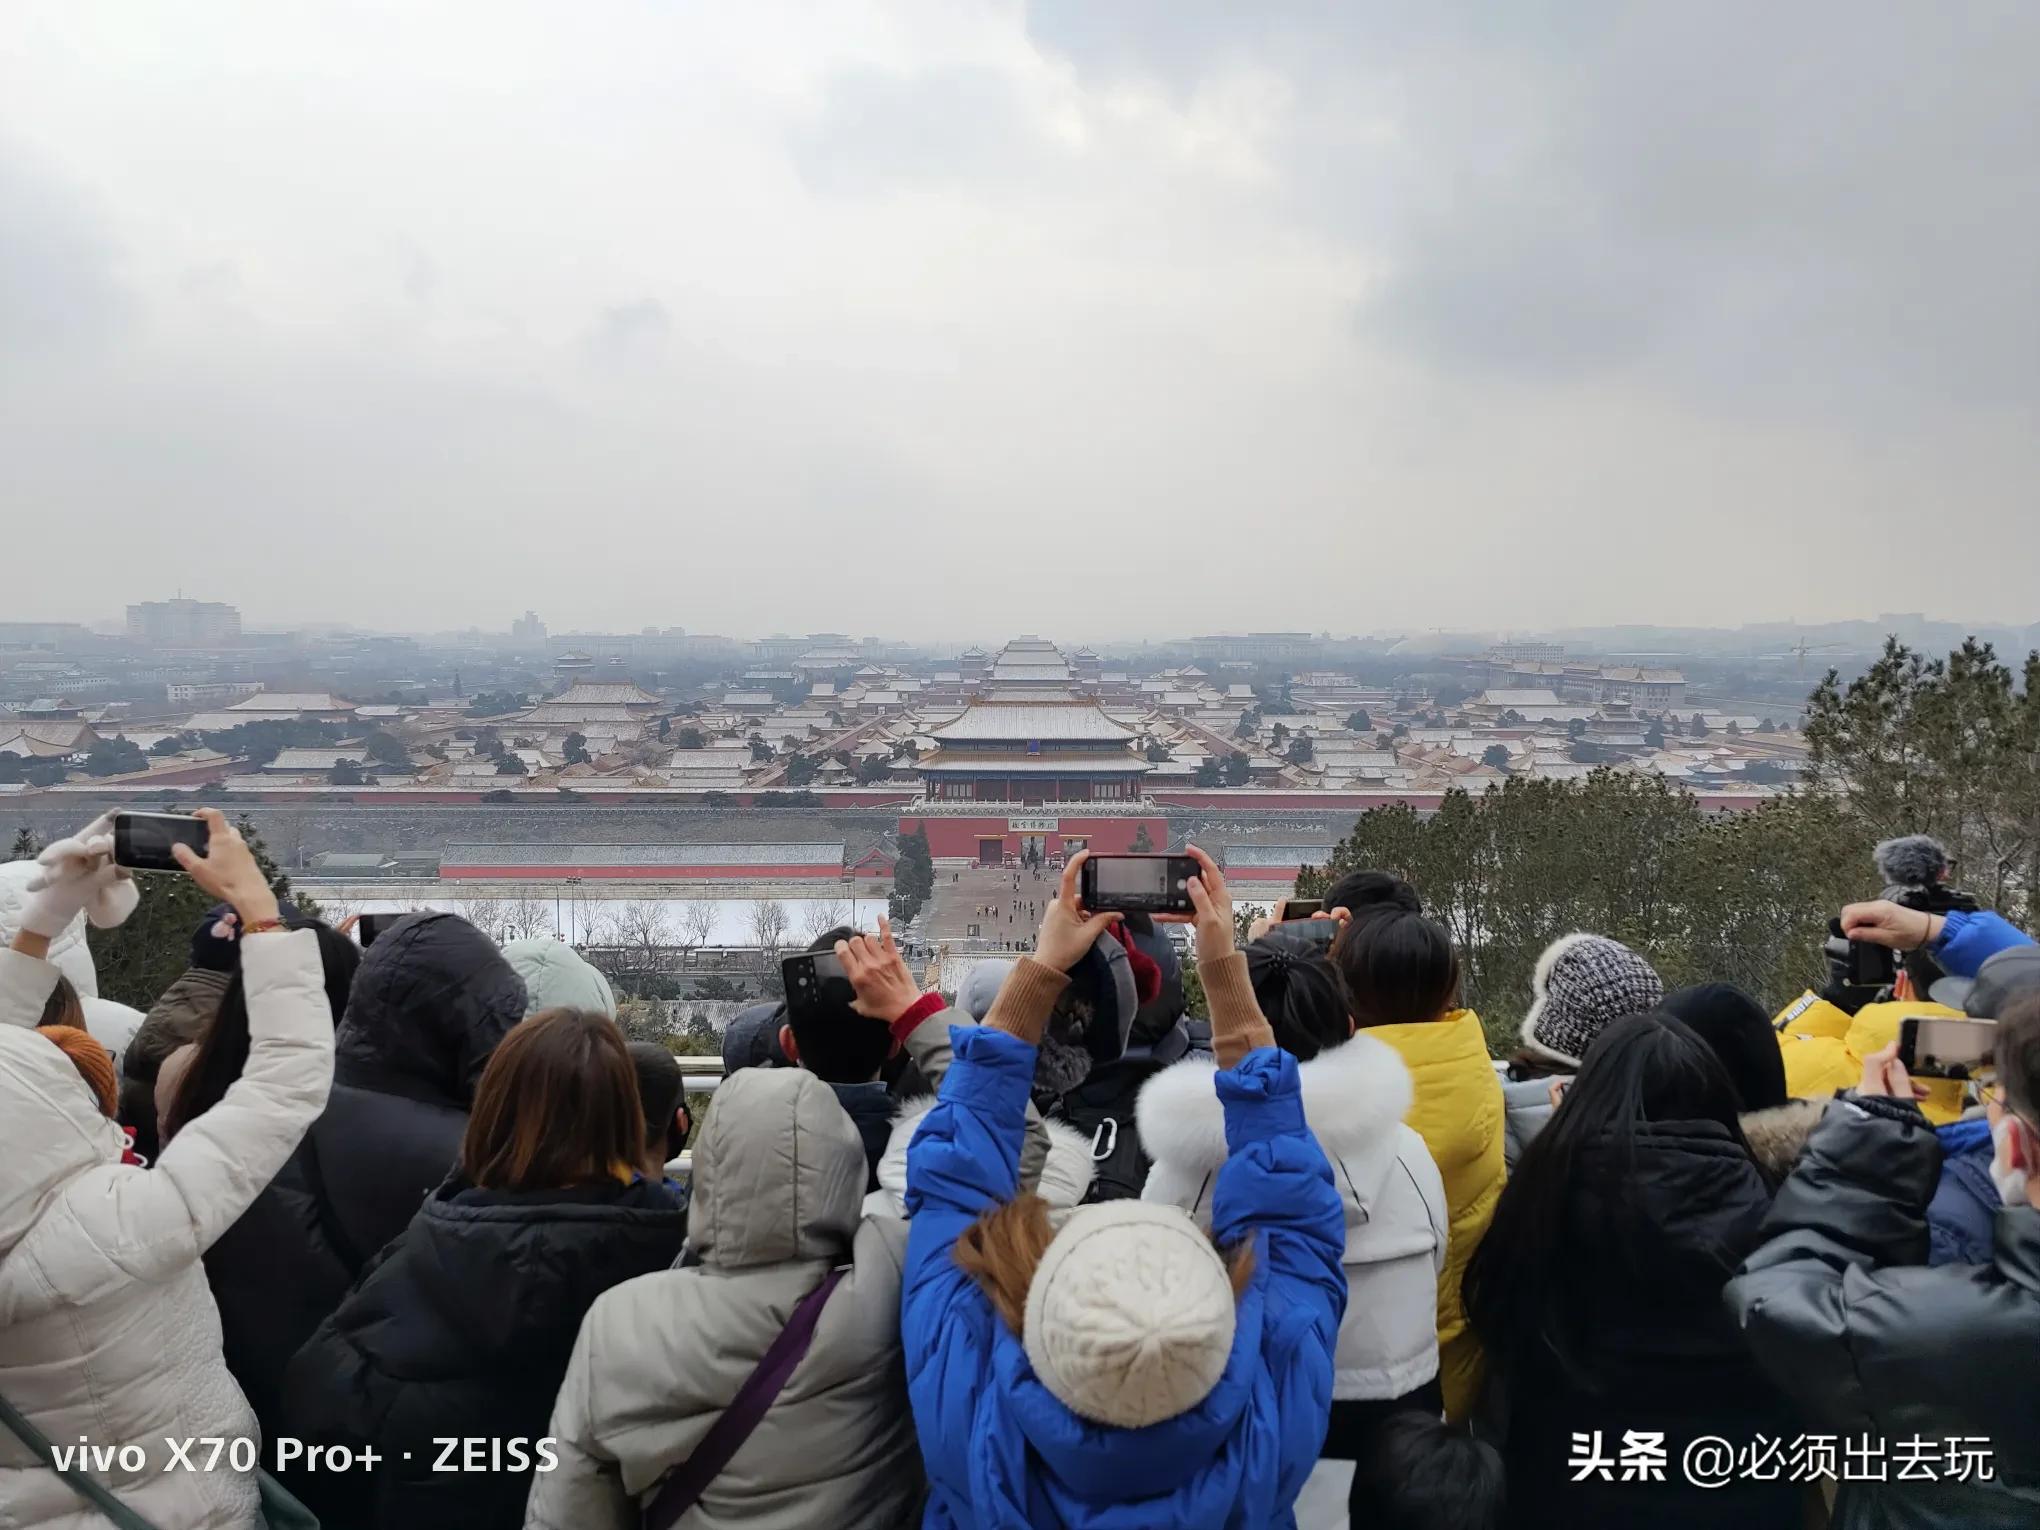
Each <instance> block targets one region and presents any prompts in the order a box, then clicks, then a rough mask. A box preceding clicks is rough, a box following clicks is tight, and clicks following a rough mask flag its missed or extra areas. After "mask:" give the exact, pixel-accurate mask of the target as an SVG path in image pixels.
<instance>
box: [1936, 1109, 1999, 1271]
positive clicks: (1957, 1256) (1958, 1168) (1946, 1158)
mask: <svg viewBox="0 0 2040 1530" xmlns="http://www.w3.org/2000/svg"><path fill="white" fill-rule="evenodd" d="M1934 1135H1935V1136H1936V1137H1939V1138H1940V1139H1941V1179H1940V1182H1939V1183H1938V1184H1937V1185H1936V1186H1935V1187H1934V1198H1933V1199H1932V1200H1931V1201H1929V1202H1927V1263H1928V1264H1989V1263H1990V1259H1991V1249H1992V1247H1993V1245H1994V1243H1995V1241H1996V1235H1995V1232H1994V1229H1995V1227H1996V1225H1997V1214H1998V1208H1999V1207H2000V1206H2002V1205H2004V1199H2003V1197H2001V1196H2000V1195H1999V1194H1998V1189H1997V1185H1996V1183H1995V1182H1994V1181H1993V1180H1992V1179H1991V1177H1990V1160H1991V1155H1992V1154H1993V1153H1994V1152H1996V1148H1995V1147H1994V1146H1993V1144H1992V1143H1991V1140H1990V1123H1989V1122H1988V1121H1982V1120H1970V1121H1951V1122H1949V1123H1948V1124H1947V1125H1946V1126H1943V1127H1940V1128H1938V1129H1937V1130H1936V1131H1935V1132H1934Z"/></svg>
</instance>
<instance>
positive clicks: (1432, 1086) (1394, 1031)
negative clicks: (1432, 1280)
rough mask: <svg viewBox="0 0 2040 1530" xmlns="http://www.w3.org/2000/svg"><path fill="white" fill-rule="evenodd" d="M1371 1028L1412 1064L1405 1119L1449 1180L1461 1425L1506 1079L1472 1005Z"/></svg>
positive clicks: (1444, 1288)
mask: <svg viewBox="0 0 2040 1530" xmlns="http://www.w3.org/2000/svg"><path fill="white" fill-rule="evenodd" d="M1367 1034H1368V1035H1370V1036H1372V1037H1374V1038H1375V1039H1376V1040H1377V1041H1382V1042H1386V1043H1387V1044H1388V1045H1389V1046H1391V1047H1394V1048H1395V1050H1396V1051H1397V1052H1398V1053H1399V1054H1400V1055H1401V1057H1402V1060H1403V1064H1404V1066H1406V1067H1407V1068H1408V1069H1409V1070H1410V1082H1411V1084H1412V1085H1413V1086H1414V1089H1413V1094H1414V1099H1413V1101H1412V1103H1411V1105H1410V1111H1409V1114H1408V1115H1407V1116H1405V1117H1404V1120H1405V1121H1407V1122H1408V1124H1409V1125H1410V1127H1411V1129H1412V1130H1414V1131H1415V1132H1416V1133H1417V1135H1418V1136H1420V1137H1422V1138H1423V1139H1424V1146H1425V1147H1427V1148H1429V1149H1430V1150H1431V1157H1432V1159H1433V1160H1434V1161H1435V1162H1436V1163H1437V1165H1438V1174H1439V1177H1440V1178H1441V1179H1443V1180H1444V1181H1445V1204H1446V1209H1447V1212H1448V1214H1449V1216H1450V1223H1449V1226H1448V1228H1447V1237H1446V1244H1445V1268H1444V1270H1443V1271H1442V1272H1441V1273H1440V1274H1439V1276H1438V1380H1439V1385H1440V1386H1441V1387H1442V1388H1443V1390H1444V1393H1445V1411H1446V1414H1447V1415H1448V1416H1449V1417H1450V1418H1451V1419H1452V1420H1453V1421H1454V1422H1455V1423H1456V1422H1458V1421H1459V1420H1461V1419H1463V1418H1465V1417H1466V1415H1467V1414H1468V1413H1469V1412H1471V1411H1472V1408H1473V1404H1474V1400H1475V1398H1476V1396H1477V1394H1478V1393H1479V1391H1480V1373H1481V1355H1480V1344H1479V1341H1478V1340H1476V1339H1475V1337H1474V1335H1473V1330H1472V1329H1471V1328H1469V1327H1468V1326H1467V1322H1466V1310H1465V1308H1464V1307H1463V1306H1461V1304H1460V1300H1459V1281H1460V1277H1461V1276H1463V1275H1464V1274H1465V1273H1466V1261H1467V1260H1469V1259H1471V1258H1472V1257H1473V1251H1474V1249H1475V1248H1477V1247H1478V1246H1479V1245H1480V1240H1481V1238H1482V1237H1483V1236H1484V1235H1485V1234H1486V1233H1487V1229H1488V1223H1489V1222H1491V1221H1493V1220H1494V1215H1495V1202H1496V1201H1497V1200H1498V1199H1500V1197H1501V1193H1502V1177H1503V1173H1504V1170H1503V1167H1502V1121H1503V1114H1504V1112H1503V1109H1502V1084H1501V1080H1500V1079H1499V1078H1497V1077H1496V1076H1495V1070H1494V1064H1493V1063H1491V1062H1490V1061H1489V1060H1488V1049H1487V1033H1486V1032H1485V1031H1483V1030H1482V1029H1481V1024H1480V1016H1478V1015H1476V1014H1475V1013H1474V1012H1473V1011H1472V1010H1470V1009H1455V1010H1453V1011H1452V1013H1450V1014H1449V1015H1446V1016H1445V1017H1444V1018H1443V1019H1442V1020H1433V1021H1431V1022H1429V1023H1428V1024H1423V1025H1376V1026H1370V1027H1369V1028H1368V1031H1367Z"/></svg>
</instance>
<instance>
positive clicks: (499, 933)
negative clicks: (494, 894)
mask: <svg viewBox="0 0 2040 1530" xmlns="http://www.w3.org/2000/svg"><path fill="white" fill-rule="evenodd" d="M453 911H454V912H455V913H456V914H458V915H460V917H461V918H463V919H465V920H466V921H467V922H468V923H469V924H471V925H473V926H474V927H475V928H476V929H478V930H480V931H481V932H482V933H483V934H484V935H486V936H488V937H489V939H491V940H501V939H503V900H502V899H501V898H461V899H459V900H457V901H456V902H455V903H454V905H453Z"/></svg>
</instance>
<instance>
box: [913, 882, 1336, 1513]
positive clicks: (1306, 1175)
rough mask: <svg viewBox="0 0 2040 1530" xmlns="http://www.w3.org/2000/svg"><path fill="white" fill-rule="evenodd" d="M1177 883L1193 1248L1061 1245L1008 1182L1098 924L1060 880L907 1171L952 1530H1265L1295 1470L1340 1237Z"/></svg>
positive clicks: (1039, 1206)
mask: <svg viewBox="0 0 2040 1530" xmlns="http://www.w3.org/2000/svg"><path fill="white" fill-rule="evenodd" d="M1191 854H1192V855H1193V856H1195V857H1196V859H1197V860H1198V862H1199V863H1200V866H1201V868H1202V869H1201V871H1200V873H1199V875H1198V876H1197V877H1195V878H1193V879H1192V880H1191V882H1190V884H1189V890H1190V896H1191V899H1192V901H1193V903H1194V905H1195V907H1196V918H1195V923H1196V928H1197V944H1198V955H1199V971H1200V972H1201V973H1202V974H1203V977H1204V984H1205V991H1206V994H1207V995H1208V996H1209V998H1210V1001H1211V1019H1212V1046H1213V1049H1214V1051H1215V1052H1216V1053H1217V1057H1218V1061H1219V1064H1220V1068H1221V1071H1220V1072H1218V1073H1217V1074H1216V1076H1215V1078H1214V1080H1213V1087H1214V1088H1215V1090H1216V1093H1217V1096H1218V1099H1219V1100H1220V1101H1221V1103H1222V1106H1223V1110H1224V1114H1225V1136H1226V1140H1227V1143H1228V1145H1229V1148H1230V1154H1229V1156H1228V1157H1227V1158H1226V1160H1225V1162H1224V1164H1223V1166H1222V1167H1221V1168H1220V1169H1219V1170H1218V1173H1217V1184H1216V1188H1215V1189H1214V1191H1213V1195H1212V1215H1211V1225H1210V1230H1209V1231H1208V1232H1207V1231H1206V1230H1205V1229H1204V1228H1202V1227H1200V1226H1199V1225H1198V1224H1197V1222H1196V1221H1194V1220H1193V1219H1192V1218H1191V1217H1189V1216H1188V1215H1186V1214H1185V1213H1184V1212H1183V1211H1182V1210H1181V1209H1179V1208H1178V1207H1175V1206H1165V1205H1156V1204H1152V1203H1149V1202H1145V1201H1128V1200H1119V1201H1111V1202H1107V1203H1105V1204H1102V1205H1091V1206H1081V1207H1078V1208H1077V1209H1076V1210H1075V1211H1073V1212H1072V1213H1071V1214H1070V1216H1069V1218H1068V1220H1067V1221H1066V1222H1064V1223H1063V1224H1062V1226H1061V1227H1060V1229H1058V1228H1056V1227H1055V1226H1053V1225H1052V1224H1051V1222H1050V1220H1049V1217H1048V1212H1047V1208H1046V1206H1045V1205H1044V1204H1043V1202H1042V1200H1041V1198H1040V1197H1039V1196H1036V1195H1029V1194H1023V1193H1020V1192H1019V1185H1018V1164H1019V1156H1020V1144H1021V1136H1022V1131H1023V1126H1024V1121H1025V1113H1026V1106H1027V1098H1028V1091H1029V1086H1030V1084H1031V1082H1032V1080H1033V1078H1034V1071H1035V1046H1036V1043H1037V1042H1038V1041H1039V1039H1040V1037H1041V1035H1042V1033H1043V1031H1044V1029H1045V1027H1046V1025H1047V1022H1048V1017H1049V1013H1050V1011H1051V1010H1052V1009H1053V1008H1054V1005H1055V1001H1056V998H1057V996H1058V994H1060V993H1061V991H1062V989H1063V987H1064V985H1065V983H1066V982H1067V981H1068V980H1067V978H1066V977H1065V976H1064V974H1065V973H1066V972H1067V971H1068V970H1069V969H1070V968H1071V967H1072V966H1074V965H1075V964H1076V962H1077V960H1078V959H1079V958H1080V957H1081V956H1082V955H1083V953H1084V951H1085V950H1086V949H1088V947H1089V946H1090V945H1091V944H1092V942H1094V941H1096V940H1097V939H1098V938H1099V937H1100V936H1101V935H1103V934H1104V933H1105V931H1106V929H1107V927H1108V926H1109V925H1110V924H1111V923H1112V921H1113V920H1114V919H1115V918H1116V917H1117V916H1116V915H1113V914H1110V913H1104V914H1097V913H1089V914H1087V913H1086V911H1085V910H1084V909H1083V908H1082V907H1080V905H1079V903H1078V898H1077V887H1078V877H1079V874H1080V870H1081V867H1082V865H1083V862H1084V860H1085V857H1084V855H1082V854H1078V855H1077V856H1074V857H1072V858H1071V861H1070V863H1069V865H1068V866H1067V867H1066V868H1065V869H1064V872H1063V878H1062V888H1061V894H1060V896H1059V897H1058V898H1057V899H1056V901H1055V902H1053V903H1051V904H1050V905H1049V906H1048V908H1047V910H1046V912H1045V913H1044V914H1043V916H1042V921H1041V931H1040V935H1039V938H1038V942H1037V945H1036V950H1035V955H1034V956H1032V957H1028V958H1024V959H1022V960H1021V961H1019V962H1017V963H1016V964H1015V965H1014V968H1013V970H1012V972H1011V973H1010V974H1009V975H1008V976H1007V978H1006V982H1005V985H1004V987H1003V988H1002V989H1001V990H1000V993H999V996H998V998H997V999H996V1000H995V1001H994V1003H993V1005H992V1008H991V1011H990V1013H989V1014H988V1015H987V1016H986V1018H985V1024H984V1025H983V1026H982V1027H980V1028H977V1029H975V1030H971V1031H968V1032H965V1031H961V1030H959V1032H958V1033H957V1037H958V1039H957V1044H956V1058H955V1061H954V1063H953V1064H952V1065H951V1067H950V1069H949V1072H948V1074H947V1075H946V1076H945V1077H944V1079H943V1081H942V1093H941V1099H940V1102H939V1103H938V1104H937V1105H936V1106H935V1108H934V1110H933V1111H931V1112H930V1113H929V1116H928V1119H927V1121H926V1123H925V1124H924V1125H923V1127H922V1129H921V1130H920V1132H919V1133H918V1134H917V1135H916V1136H915V1138H914V1141H913V1145H912V1146H911V1147H910V1148H909V1149H908V1154H907V1202H908V1205H909V1207H910V1209H911V1210H912V1212H913V1221H912V1223H911V1225H910V1231H909V1233H908V1242H907V1261H906V1290H905V1294H904V1296H903V1298H902V1301H901V1308H900V1312H901V1316H900V1328H901V1340H902V1343H903V1346H904V1348H905V1350H906V1359H907V1392H908V1396H909V1398H910V1399H911V1401H912V1403H913V1411H914V1423H915V1426H916V1427H917V1428H918V1430H919V1431H920V1440H921V1451H922V1455H923V1456H924V1458H925V1459H926V1461H927V1465H928V1478H929V1487H930V1500H929V1506H928V1513H927V1517H926V1519H925V1521H924V1523H925V1524H926V1525H928V1526H930V1527H937V1530H946V1527H949V1526H964V1525H971V1526H1015V1527H1017V1526H1023V1525H1026V1526H1066V1527H1088V1526H1099V1525H1135V1524H1194V1525H1222V1524H1237V1525H1280V1524H1289V1523H1293V1522H1294V1521H1293V1517H1292V1513H1291V1506H1292V1505H1293V1504H1294V1502H1295V1500H1296V1496H1297V1493H1298V1491H1299V1490H1300V1489H1301V1488H1302V1486H1303V1483H1304V1480H1305V1479H1306V1478H1307V1477H1308V1476H1309V1474H1310V1472H1311V1470H1312V1468H1313V1466H1314V1465H1315V1464H1316V1461H1317V1456H1318V1447H1319V1445H1320V1444H1321V1442H1322V1441H1323V1439H1324V1434H1325V1424H1326V1418H1327V1415H1328V1413H1329V1410H1330V1406H1331V1396H1332V1376H1333V1369H1334V1358H1333V1357H1334V1352H1335V1350H1336V1348H1337V1344H1338V1330H1339V1322H1340V1319H1341V1317H1342V1315H1343V1313H1344V1310H1345V1305H1346V1278H1345V1272H1344V1270H1343V1268H1342V1266H1341V1256H1342V1255H1343V1253H1344V1250H1345V1219H1344V1216H1343V1214H1342V1211H1341V1206H1340V1199H1339V1194H1338V1192H1337V1191H1336V1190H1335V1189H1334V1188H1333V1186H1332V1178H1331V1170H1330V1167H1329V1165H1328V1164H1327V1163H1326V1161H1325V1155H1324V1153H1323V1152H1322V1151H1321V1150H1320V1149H1319V1147H1318V1145H1317V1142H1316V1140H1315V1139H1314V1138H1313V1137H1312V1136H1311V1133H1310V1129H1309V1127H1308V1126H1307V1125H1306V1124H1305V1122H1304V1114H1303V1100H1302V1091H1301V1085H1300V1083H1299V1081H1298V1076H1297V1066H1296V1060H1295V1059H1294V1058H1293V1057H1290V1056H1289V1055H1288V1054H1287V1053H1285V1052H1283V1051H1281V1050H1280V1049H1279V1048H1277V1047H1276V1046H1275V1038H1274V1034H1273V1032H1272V1031H1271V1030H1270V1029H1269V1026H1268V1022H1267V1020H1266V1019H1265V1018H1264V1017H1263V1016H1262V1014H1261V1012H1260V1010H1259V1009H1258V1007H1257V1006H1256V1005H1255V1002H1254V991H1253V988H1252V986H1251V985H1250V983H1249V982H1248V979H1247V970H1246V965H1247V964H1246V959H1245V957H1244V956H1242V955H1240V954H1239V953H1238V952H1236V951H1235V950H1234V949H1233V923H1232V904H1231V900H1230V898H1229V897H1228V896H1227V894H1226V890H1225V883H1224V880H1223V879H1222V878H1221V877H1220V875H1219V872H1218V868H1217V867H1216V866H1215V865H1214V864H1213V863H1212V861H1211V860H1210V858H1209V857H1208V856H1205V855H1204V854H1203V853H1202V852H1200V851H1196V850H1192V852H1191Z"/></svg>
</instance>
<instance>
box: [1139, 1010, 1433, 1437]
mask: <svg viewBox="0 0 2040 1530" xmlns="http://www.w3.org/2000/svg"><path fill="white" fill-rule="evenodd" d="M1216 1071H1217V1065H1216V1063H1215V1062H1214V1061H1213V1060H1212V1059H1210V1058H1204V1057H1189V1058H1185V1059H1184V1060H1183V1061H1182V1062H1179V1063H1177V1064H1175V1065H1174V1066H1173V1067H1169V1068H1164V1069H1163V1070H1162V1071H1161V1072H1160V1073H1157V1074H1156V1075H1155V1076H1154V1077H1153V1078H1152V1079H1150V1080H1148V1082H1147V1085H1146V1087H1145V1088H1143V1089H1142V1090H1141V1092H1140V1102H1139V1104H1138V1105H1137V1106H1136V1108H1135V1112H1134V1116H1135V1120H1136V1121H1137V1122H1138V1124H1139V1126H1140V1145H1141V1148H1142V1149H1143V1151H1145V1152H1146V1153H1147V1155H1148V1157H1149V1158H1151V1159H1153V1160H1154V1168H1153V1169H1152V1170H1150V1171H1149V1173H1148V1181H1147V1188H1146V1189H1145V1190H1143V1191H1142V1192H1141V1199H1143V1200H1148V1201H1163V1202H1167V1203H1169V1204H1172V1205H1177V1206H1181V1207H1183V1208H1184V1209H1185V1210H1187V1211H1190V1212H1191V1213H1192V1214H1194V1215H1195V1216H1196V1217H1197V1219H1198V1220H1199V1221H1200V1222H1204V1223H1206V1224H1207V1225H1208V1224H1209V1222H1210V1220H1211V1190H1212V1184H1213V1182H1214V1181H1215V1180H1216V1179H1217V1176H1218V1169H1219V1167H1220V1165H1222V1164H1223V1163H1224V1162H1225V1156H1226V1152H1225V1117H1224V1115H1223V1114H1222V1112H1221V1108H1220V1106H1219V1102H1218V1091H1217V1089H1216V1088H1215V1087H1214V1085H1213V1083H1212V1078H1213V1075H1214V1074H1215V1073H1216ZM1297 1071H1298V1072H1299V1073H1300V1074H1301V1075H1302V1078H1303V1113H1304V1118H1305V1119H1306V1120H1307V1121H1309V1123H1310V1129H1311V1131H1312V1133H1314V1134H1315V1135H1316V1137H1317V1140H1318V1145H1319V1146H1320V1147H1322V1148H1323V1149H1324V1151H1325V1157H1326V1158H1327V1159H1329V1160H1330V1161H1331V1165H1332V1178H1333V1180H1334V1181H1335V1182H1336V1183H1337V1185H1338V1189H1339V1194H1340V1196H1341V1197H1342V1198H1343V1199H1344V1200H1345V1203H1346V1283H1347V1289H1348V1291H1349V1292H1350V1293H1351V1294H1350V1295H1349V1296H1348V1298H1347V1301H1346V1319H1345V1321H1344V1322H1343V1323H1341V1324H1340V1325H1339V1351H1338V1357H1337V1358H1338V1369H1337V1370H1336V1371H1335V1372H1334V1374H1333V1378H1332V1396H1333V1397H1334V1398H1335V1399H1344V1398H1369V1399H1374V1398H1391V1397H1401V1396H1402V1395H1403V1394H1405V1393H1407V1392H1411V1391H1414V1390H1415V1389H1416V1388H1418V1387H1420V1386H1422V1385H1423V1384H1424V1383H1425V1382H1427V1381H1429V1380H1430V1379H1431V1378H1432V1377H1433V1376H1435V1375H1437V1374H1438V1272H1439V1271H1440V1270H1441V1269H1443V1268H1444V1264H1445V1242H1446V1210H1445V1187H1444V1183H1443V1182H1442V1181H1441V1180H1440V1179H1439V1177H1438V1166H1437V1165H1436V1164H1435V1163H1433V1162H1432V1161H1431V1155H1430V1153H1429V1152H1428V1151H1427V1150H1426V1149H1425V1147H1424V1139H1423V1138H1422V1137H1419V1136H1418V1135H1417V1134H1416V1133H1415V1132H1414V1131H1412V1130H1411V1129H1410V1128H1409V1127H1407V1126H1405V1125H1403V1124H1402V1118H1403V1115H1404V1113H1405V1112H1407V1111H1408V1109H1409V1106H1410V1075H1409V1070H1408V1069H1406V1068H1405V1067H1404V1066H1403V1061H1402V1059H1401V1058H1400V1057H1398V1056H1397V1055H1396V1053H1395V1051H1394V1049H1393V1048H1391V1047H1389V1046H1387V1045H1385V1044H1384V1043H1382V1042H1379V1041H1376V1040H1375V1039H1374V1038H1373V1037H1371V1036H1368V1035H1366V1034H1365V1033H1362V1034H1361V1035H1358V1036H1355V1037H1354V1038H1353V1039H1352V1040H1350V1041H1348V1042H1346V1043H1345V1044H1344V1045H1343V1046H1339V1047H1335V1048H1334V1049H1332V1050H1331V1051H1329V1052H1321V1053H1319V1054H1318V1055H1317V1056H1316V1057H1314V1058H1312V1059H1311V1060H1310V1061H1309V1062H1307V1063H1304V1064H1302V1065H1301V1066H1300V1067H1299V1068H1298V1070H1297Z"/></svg>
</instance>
